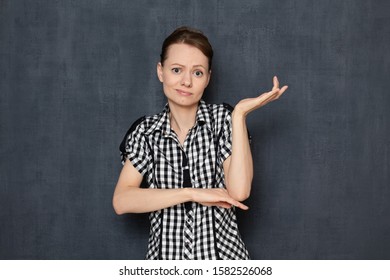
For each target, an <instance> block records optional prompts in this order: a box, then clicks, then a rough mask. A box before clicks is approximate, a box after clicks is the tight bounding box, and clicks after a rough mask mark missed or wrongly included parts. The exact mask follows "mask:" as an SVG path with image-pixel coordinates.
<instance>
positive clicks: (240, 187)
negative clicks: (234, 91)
mask: <svg viewBox="0 0 390 280" xmlns="http://www.w3.org/2000/svg"><path fill="white" fill-rule="evenodd" d="M273 83H274V86H273V88H272V90H271V91H270V92H266V93H263V94H261V95H260V96H258V97H256V98H247V99H243V100H241V101H240V102H239V103H238V104H237V105H236V107H235V108H234V110H233V113H232V154H231V156H230V157H228V158H227V159H226V160H225V162H224V164H223V167H224V173H225V183H226V188H227V190H228V192H229V195H230V196H231V197H232V198H234V199H236V200H238V201H243V200H245V199H247V198H248V197H249V194H250V191H251V184H252V178H253V162H252V154H251V150H250V146H249V139H248V133H247V128H246V116H247V115H248V114H249V113H250V112H252V111H254V110H256V109H258V108H260V107H262V106H264V105H265V104H267V103H269V102H271V101H273V100H276V99H278V98H279V97H280V96H281V95H282V94H283V92H285V91H286V90H287V88H288V87H287V86H284V87H282V88H281V89H280V88H279V81H278V79H277V77H276V76H275V77H274V79H273Z"/></svg>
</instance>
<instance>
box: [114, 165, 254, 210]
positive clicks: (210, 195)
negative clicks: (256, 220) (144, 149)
mask: <svg viewBox="0 0 390 280" xmlns="http://www.w3.org/2000/svg"><path fill="white" fill-rule="evenodd" d="M141 182H142V175H141V174H140V173H139V172H138V170H137V169H135V167H134V166H133V165H132V164H131V162H130V161H129V160H128V159H127V160H126V162H125V164H124V166H123V168H122V171H121V174H120V176H119V179H118V183H117V185H116V187H115V192H114V196H113V207H114V209H115V212H116V213H117V214H118V215H121V214H125V213H145V212H152V211H156V210H160V209H163V208H167V207H171V206H173V205H177V204H180V203H184V202H188V201H195V202H198V203H201V204H202V205H205V206H219V207H225V208H229V207H231V206H232V205H234V206H236V207H239V208H241V209H243V210H246V209H248V207H247V206H245V205H244V204H242V203H240V202H239V201H236V200H235V199H233V198H232V197H230V196H229V194H228V192H227V191H226V190H224V189H195V188H179V189H142V188H140V185H141Z"/></svg>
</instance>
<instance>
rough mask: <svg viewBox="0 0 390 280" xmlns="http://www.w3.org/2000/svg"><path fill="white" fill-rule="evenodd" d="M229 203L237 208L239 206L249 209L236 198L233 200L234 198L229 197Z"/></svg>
mask: <svg viewBox="0 0 390 280" xmlns="http://www.w3.org/2000/svg"><path fill="white" fill-rule="evenodd" d="M228 202H229V203H230V204H231V205H234V206H236V207H238V208H241V209H242V210H248V209H249V207H248V206H246V205H245V204H243V203H241V202H239V201H237V200H234V199H231V200H230V201H228Z"/></svg>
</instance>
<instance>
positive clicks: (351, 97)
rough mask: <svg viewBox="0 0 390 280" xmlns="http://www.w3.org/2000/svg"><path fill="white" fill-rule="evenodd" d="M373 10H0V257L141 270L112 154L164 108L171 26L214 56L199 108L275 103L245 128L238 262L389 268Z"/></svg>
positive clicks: (386, 63)
mask: <svg viewBox="0 0 390 280" xmlns="http://www.w3.org/2000/svg"><path fill="white" fill-rule="evenodd" d="M389 15H390V2H389V1H365V0H356V1H338V0H330V1H308V0H307V1H306V0H299V1H298V0H288V1H287V0H286V1H266V0H262V1H255V0H252V1H210V0H208V1H125V0H116V1H112V0H100V1H96V0H89V1H76V0H73V1H70V0H67V1H53V0H38V1H22V0H2V1H0V59H1V61H0V82H1V83H0V93H1V95H0V143H1V144H0V156H1V161H0V192H1V196H0V258H1V259H142V258H144V255H145V252H146V246H147V238H148V219H147V215H146V214H142V215H124V216H116V215H115V214H114V212H113V209H112V205H111V199H112V193H113V190H114V186H115V184H116V180H117V178H118V175H119V172H120V169H121V165H120V160H119V151H118V146H119V143H120V142H121V140H122V137H123V136H124V134H125V132H126V131H127V129H128V128H129V126H130V125H131V123H132V122H133V121H134V120H135V119H137V118H139V117H140V116H142V115H149V114H154V113H157V112H159V111H160V110H161V109H162V107H163V105H164V104H165V98H164V96H163V93H162V90H161V85H160V83H159V82H158V80H157V77H156V73H155V68H156V63H157V61H158V59H159V53H160V47H161V43H162V41H163V39H164V38H165V37H166V36H167V35H168V34H169V33H170V32H172V31H173V30H174V29H175V28H176V27H178V26H181V25H190V26H193V27H196V28H199V29H201V30H203V31H204V32H205V33H206V35H207V36H208V37H209V38H210V41H211V43H212V45H213V47H214V50H215V60H214V68H213V77H212V81H211V85H210V86H209V88H208V89H207V91H206V97H205V98H206V100H207V101H208V102H213V103H222V102H228V103H230V104H232V105H234V104H236V103H237V102H238V101H239V100H240V99H242V98H245V97H249V96H255V95H256V94H258V93H261V92H265V91H268V90H269V89H270V88H271V87H272V76H273V75H278V76H279V78H280V81H281V83H282V84H288V85H289V90H288V91H287V92H286V94H285V95H284V96H283V97H282V98H281V99H280V100H278V101H277V102H274V103H272V104H268V105H267V106H266V107H263V108H261V109H260V110H258V111H256V112H254V113H252V115H250V116H249V117H248V120H247V123H248V127H249V129H250V131H251V134H252V136H253V145H252V148H253V157H254V168H255V178H254V182H253V192H252V195H251V197H250V199H249V200H248V201H247V204H248V205H249V206H250V210H249V211H248V212H242V211H240V212H239V220H240V228H241V233H242V236H243V239H244V240H245V242H246V244H247V246H248V248H249V251H250V253H251V255H252V258H254V259H390V239H389V236H390V218H389V215H390V206H389V199H390V191H389V185H390V184H389V182H390V180H389V170H390V166H389V164H390V163H389V161H390V140H389V136H390V130H389V119H390V111H389V110H387V107H389V105H390V96H389V91H388V87H389V77H390V54H389V47H390V44H389V43H390V17H389Z"/></svg>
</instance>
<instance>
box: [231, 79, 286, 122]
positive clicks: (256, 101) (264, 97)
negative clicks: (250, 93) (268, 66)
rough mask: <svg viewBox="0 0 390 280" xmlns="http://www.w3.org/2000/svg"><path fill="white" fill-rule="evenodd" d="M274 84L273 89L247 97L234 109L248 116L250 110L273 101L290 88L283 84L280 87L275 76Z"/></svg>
mask: <svg viewBox="0 0 390 280" xmlns="http://www.w3.org/2000/svg"><path fill="white" fill-rule="evenodd" d="M273 83H274V86H273V88H272V90H271V91H269V92H265V93H262V94H261V95H259V96H257V97H253V98H245V99H243V100H241V101H240V102H238V103H237V105H236V107H235V108H234V110H235V111H236V112H239V113H241V114H243V115H244V116H247V115H248V114H249V113H250V112H252V111H254V110H256V109H258V108H260V107H262V106H264V105H266V104H268V103H269V102H271V101H274V100H276V99H278V98H279V97H280V96H281V95H282V94H283V93H284V92H285V91H286V90H287V88H288V86H283V87H282V88H279V81H278V78H277V77H276V76H275V77H274V78H273Z"/></svg>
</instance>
